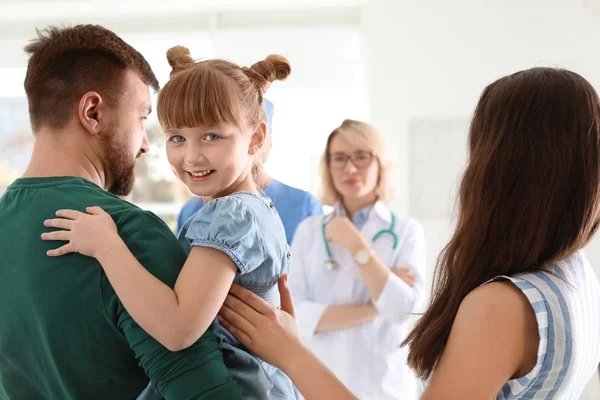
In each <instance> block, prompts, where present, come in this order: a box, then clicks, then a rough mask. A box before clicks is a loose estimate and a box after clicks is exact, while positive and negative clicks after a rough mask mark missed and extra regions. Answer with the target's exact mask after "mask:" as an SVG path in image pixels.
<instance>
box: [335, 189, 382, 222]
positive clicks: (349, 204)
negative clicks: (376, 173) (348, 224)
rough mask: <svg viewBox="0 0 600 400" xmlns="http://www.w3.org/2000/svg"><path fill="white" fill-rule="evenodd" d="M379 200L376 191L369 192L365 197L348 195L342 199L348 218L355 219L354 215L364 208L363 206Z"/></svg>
mask: <svg viewBox="0 0 600 400" xmlns="http://www.w3.org/2000/svg"><path fill="white" fill-rule="evenodd" d="M376 201H377V195H376V194H375V193H369V194H368V195H366V196H363V197H353V198H350V197H346V198H344V199H342V205H343V206H344V209H345V210H346V214H347V215H348V218H349V219H350V220H351V221H353V220H354V215H355V214H356V213H357V212H359V211H360V210H362V209H363V208H365V207H367V206H370V205H371V204H375V202H376Z"/></svg>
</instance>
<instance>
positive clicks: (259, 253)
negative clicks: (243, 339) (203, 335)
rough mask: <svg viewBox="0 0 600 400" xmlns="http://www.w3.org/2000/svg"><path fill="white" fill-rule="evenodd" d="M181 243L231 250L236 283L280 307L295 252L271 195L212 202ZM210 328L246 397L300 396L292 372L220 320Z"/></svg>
mask: <svg viewBox="0 0 600 400" xmlns="http://www.w3.org/2000/svg"><path fill="white" fill-rule="evenodd" d="M179 242H180V243H181V245H182V246H183V248H184V249H185V251H186V252H187V253H188V254H189V253H190V252H191V250H192V247H193V246H201V247H210V248H213V249H217V250H219V251H222V252H223V253H225V254H227V255H228V256H229V257H230V258H231V259H232V260H233V261H234V262H235V264H236V265H237V268H238V272H237V274H236V277H235V279H234V282H235V283H237V284H239V285H241V286H243V287H244V288H246V289H248V290H250V291H252V292H253V293H255V294H256V295H258V296H260V297H261V298H262V299H264V300H265V301H267V302H268V303H269V304H271V305H273V306H275V307H279V306H280V298H279V289H278V286H277V282H278V280H279V277H280V276H281V275H282V274H285V273H288V271H289V265H290V251H289V246H288V244H287V242H286V236H285V230H284V227H283V224H282V222H281V219H280V218H279V214H278V213H277V211H276V210H275V206H274V205H273V202H272V201H271V200H270V199H269V198H268V197H266V196H260V195H256V194H253V193H246V192H238V193H233V194H231V195H229V196H226V197H221V198H218V199H215V200H212V201H210V202H209V203H207V204H206V205H205V206H204V207H203V208H202V209H200V211H198V212H197V213H196V214H195V215H194V216H193V217H192V218H190V219H189V220H188V221H187V222H186V223H185V224H184V225H183V227H182V229H181V232H180V233H179ZM198 267H199V268H201V267H202V266H198ZM198 307H202V305H201V304H199V305H198ZM210 329H212V330H213V332H214V333H215V334H216V335H217V337H218V338H219V343H220V346H221V350H222V352H223V356H224V359H225V364H226V365H227V368H228V369H229V372H230V373H231V375H232V377H233V378H234V379H235V381H236V382H237V384H238V387H239V389H240V391H241V392H242V395H243V396H244V398H245V399H250V400H255V399H256V400H259V399H260V400H263V399H264V400H266V399H277V400H280V399H281V400H283V399H286V400H287V399H296V398H298V397H299V396H298V395H297V391H296V388H295V387H294V384H293V383H292V381H291V380H290V378H289V377H288V376H287V375H285V374H284V373H283V372H282V371H281V370H279V369H278V368H275V367H274V366H272V365H270V364H267V363H266V362H264V361H262V360H261V359H259V358H258V357H256V356H255V355H253V354H252V353H250V352H249V351H248V350H247V349H246V348H245V347H244V346H243V345H242V344H240V343H239V342H238V341H237V340H236V339H235V338H234V337H233V335H231V334H230V333H229V331H227V330H226V329H225V328H223V327H222V326H221V325H220V324H219V323H218V321H217V320H216V319H215V320H214V321H213V323H212V325H211V327H210ZM152 389H153V388H151V387H149V388H148V389H147V390H146V391H145V392H144V394H143V395H141V396H140V397H139V398H144V399H150V398H153V396H151V395H150V393H148V392H149V391H151V390H152Z"/></svg>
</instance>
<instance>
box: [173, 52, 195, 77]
mask: <svg viewBox="0 0 600 400" xmlns="http://www.w3.org/2000/svg"><path fill="white" fill-rule="evenodd" d="M167 61H168V62H169V65H170V66H171V67H172V68H173V71H171V75H172V74H174V73H176V72H179V71H181V70H183V69H185V68H187V67H188V66H190V65H192V64H194V59H193V58H192V56H191V54H190V50H189V49H188V48H187V47H184V46H174V47H171V48H170V49H169V50H167Z"/></svg>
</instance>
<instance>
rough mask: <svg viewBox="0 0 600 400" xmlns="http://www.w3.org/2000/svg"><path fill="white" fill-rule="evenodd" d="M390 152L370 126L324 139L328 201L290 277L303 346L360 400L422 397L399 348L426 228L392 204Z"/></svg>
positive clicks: (305, 230)
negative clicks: (400, 213) (397, 212)
mask: <svg viewBox="0 0 600 400" xmlns="http://www.w3.org/2000/svg"><path fill="white" fill-rule="evenodd" d="M392 155H393V154H392V153H391V152H390V146H389V145H388V144H387V143H386V142H385V140H384V138H383V136H382V135H381V134H380V133H379V132H378V131H377V130H376V129H375V128H373V127H372V126H371V125H369V124H366V123H364V122H359V121H352V120H346V121H344V122H343V123H342V125H341V126H340V127H339V128H337V129H335V130H334V131H333V132H332V133H331V135H330V136H329V138H328V140H327V146H326V148H325V152H324V154H323V158H322V173H323V176H322V182H323V188H322V189H323V190H322V200H323V203H324V204H326V205H330V206H333V207H334V211H333V212H332V213H331V214H329V215H327V216H325V217H323V216H313V217H309V218H308V219H306V220H305V221H304V222H302V223H301V224H300V225H299V227H298V229H297V232H296V236H295V237H294V240H293V242H292V264H291V267H290V271H291V272H290V275H289V278H288V282H289V287H290V290H291V291H292V294H293V296H294V301H295V303H296V309H297V318H298V324H299V327H300V332H301V334H302V337H303V339H304V340H305V342H306V344H307V345H308V346H309V347H310V348H311V349H312V350H313V351H314V352H315V353H316V354H317V356H318V357H319V358H320V359H321V360H322V361H323V362H324V363H325V364H326V365H327V366H328V367H329V368H330V369H331V370H332V371H333V373H334V374H335V375H336V376H337V377H338V378H339V379H340V380H341V381H342V382H343V383H344V384H345V385H346V386H347V387H348V388H349V389H350V390H351V391H352V392H353V393H354V394H355V395H356V396H357V397H358V398H359V399H361V400H363V399H377V400H386V399H408V400H410V399H416V398H417V394H416V382H415V379H414V376H413V375H412V373H411V372H410V370H409V369H408V366H407V364H406V353H405V350H403V349H400V346H399V345H400V343H401V342H402V341H403V340H404V338H405V336H406V335H407V333H408V330H409V329H410V327H409V326H407V325H408V324H407V321H408V320H409V317H410V316H411V313H414V312H415V311H416V309H417V307H418V305H419V303H420V300H421V297H422V294H423V286H424V285H423V280H422V278H421V275H420V274H419V270H423V268H424V266H425V245H424V236H423V229H422V227H421V226H420V224H419V223H418V222H417V221H415V220H414V219H411V218H404V217H400V216H397V215H395V214H394V213H393V212H392V211H391V210H390V208H389V207H388V206H387V202H389V201H390V200H391V199H392V196H393V192H394V180H393V177H392V172H393V167H394V165H393V156H392Z"/></svg>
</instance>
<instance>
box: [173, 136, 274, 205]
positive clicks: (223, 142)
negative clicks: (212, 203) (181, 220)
mask: <svg viewBox="0 0 600 400" xmlns="http://www.w3.org/2000/svg"><path fill="white" fill-rule="evenodd" d="M165 135H166V137H167V158H168V159H169V163H170V164H171V167H172V169H173V171H174V172H175V175H177V177H178V178H179V179H180V180H181V181H182V182H183V183H184V184H185V185H186V186H187V187H188V188H189V189H190V191H191V192H192V193H193V194H194V195H196V196H200V197H213V198H214V197H220V196H223V195H227V194H229V193H231V192H232V191H235V188H236V187H237V186H238V185H239V184H240V183H241V182H243V181H244V180H245V179H246V177H248V174H249V173H250V170H251V167H252V161H253V158H254V157H253V156H254V154H256V152H257V151H258V149H259V148H260V145H261V144H262V140H261V141H260V144H258V145H257V139H256V135H253V134H248V133H247V132H244V131H243V130H242V129H241V128H239V127H238V126H237V125H233V124H223V125H219V126H200V127H196V128H180V129H168V130H167V131H166V132H165ZM263 139H264V137H263Z"/></svg>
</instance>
